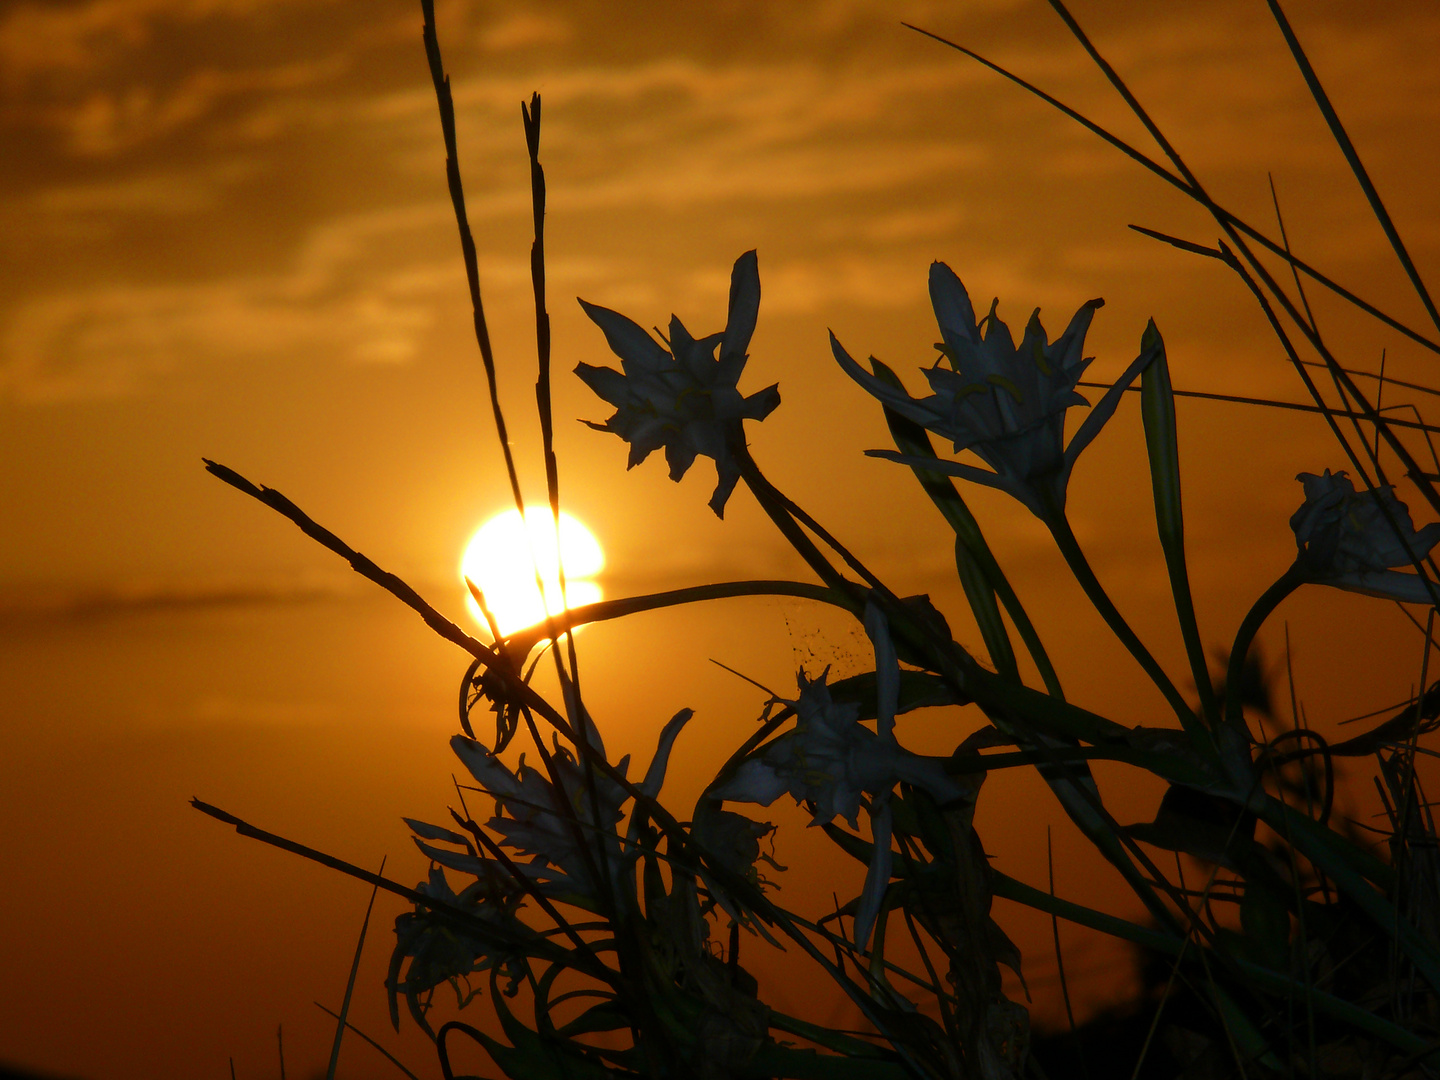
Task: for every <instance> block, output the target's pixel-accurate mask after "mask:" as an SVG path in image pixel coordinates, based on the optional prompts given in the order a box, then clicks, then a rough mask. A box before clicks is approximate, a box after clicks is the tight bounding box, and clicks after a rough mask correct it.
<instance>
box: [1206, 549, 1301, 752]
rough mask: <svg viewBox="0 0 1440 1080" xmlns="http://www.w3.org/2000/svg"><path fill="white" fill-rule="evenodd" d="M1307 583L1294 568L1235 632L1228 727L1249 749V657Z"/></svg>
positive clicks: (1228, 690) (1229, 675) (1227, 695)
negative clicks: (1244, 701) (1244, 692)
mask: <svg viewBox="0 0 1440 1080" xmlns="http://www.w3.org/2000/svg"><path fill="white" fill-rule="evenodd" d="M1303 583H1304V578H1303V577H1302V576H1301V574H1300V571H1299V569H1298V567H1297V566H1293V565H1292V566H1291V567H1290V569H1288V570H1286V571H1285V573H1283V574H1281V575H1280V577H1279V579H1278V580H1277V581H1276V582H1275V584H1273V585H1271V586H1270V587H1269V588H1268V589H1266V590H1265V591H1264V592H1263V593H1262V594H1261V595H1260V599H1259V600H1256V601H1255V606H1254V607H1252V608H1251V609H1250V610H1249V611H1248V612H1246V614H1245V618H1244V619H1243V620H1242V621H1241V623H1240V629H1239V630H1237V631H1236V632H1235V642H1234V644H1233V645H1231V646H1230V660H1229V663H1228V664H1227V666H1226V669H1225V724H1226V726H1227V727H1229V728H1230V729H1231V730H1232V731H1234V732H1235V733H1236V734H1239V735H1243V736H1244V737H1245V741H1246V743H1247V745H1248V743H1249V741H1250V732H1249V730H1248V729H1247V728H1246V727H1245V714H1244V710H1243V708H1242V706H1241V703H1240V685H1241V680H1242V676H1243V675H1244V673H1245V657H1246V656H1247V655H1249V653H1250V646H1251V645H1252V644H1253V643H1254V641H1255V635H1256V634H1257V633H1259V632H1260V627H1261V626H1262V625H1263V624H1264V622H1265V620H1266V619H1268V618H1269V617H1270V615H1271V613H1272V612H1273V611H1274V610H1275V609H1276V608H1277V607H1279V606H1280V602H1281V601H1282V600H1284V599H1285V598H1286V597H1287V596H1289V595H1290V594H1291V593H1292V592H1294V591H1295V590H1296V589H1297V588H1299V587H1300V586H1301V585H1302V584H1303Z"/></svg>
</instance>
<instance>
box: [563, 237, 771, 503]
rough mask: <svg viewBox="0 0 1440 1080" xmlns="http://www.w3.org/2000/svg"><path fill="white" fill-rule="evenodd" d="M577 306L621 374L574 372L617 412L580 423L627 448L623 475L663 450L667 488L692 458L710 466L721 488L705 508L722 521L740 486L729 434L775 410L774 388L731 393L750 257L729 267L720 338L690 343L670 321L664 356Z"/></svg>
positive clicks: (751, 310) (638, 336)
mask: <svg viewBox="0 0 1440 1080" xmlns="http://www.w3.org/2000/svg"><path fill="white" fill-rule="evenodd" d="M580 306H581V307H582V308H584V309H585V314H587V315H589V316H590V318H591V319H593V320H594V321H595V324H596V325H597V326H599V327H600V329H601V330H603V331H604V332H605V340H606V341H607V342H609V344H610V349H611V351H613V352H614V353H615V355H616V356H618V357H620V366H621V367H622V368H623V369H624V374H621V373H620V372H618V371H615V370H614V369H613V368H602V367H593V366H592V365H590V364H580V365H579V366H577V367H576V368H575V374H577V375H579V376H580V378H582V379H584V380H585V385H587V386H588V387H590V389H591V390H594V391H595V393H597V394H599V395H600V396H601V397H602V398H604V399H605V400H606V401H608V402H609V403H610V404H612V405H614V406H615V407H616V412H615V415H614V416H612V417H610V419H609V420H607V421H605V423H603V424H596V423H591V422H590V421H588V420H587V421H585V423H587V424H589V426H590V427H592V428H595V429H596V430H597V431H612V432H614V433H615V434H616V435H619V436H620V437H621V438H622V439H624V440H625V441H626V442H628V443H629V444H630V461H629V466H628V467H629V468H634V467H635V466H636V465H638V464H640V462H642V461H644V460H645V459H646V458H647V457H649V456H650V454H651V453H652V452H653V451H655V450H658V449H660V448H661V447H662V446H663V447H664V448H665V460H666V461H667V462H668V463H669V465H670V479H672V480H677V481H678V480H679V479H680V478H681V477H682V476H684V475H685V472H686V470H687V469H689V468H690V466H691V464H692V463H693V462H694V461H695V456H696V455H697V454H704V455H705V456H706V457H709V458H713V459H714V460H715V472H716V475H717V477H718V480H719V482H718V483H717V484H716V486H715V493H714V494H713V495H711V497H710V508H711V509H712V510H714V511H715V513H716V514H717V515H718V516H722V517H723V516H724V511H725V502H726V500H727V499H729V498H730V493H731V492H732V491H733V490H735V484H736V482H737V481H738V480H739V479H740V469H739V466H738V465H737V464H736V462H735V459H734V456H733V455H732V454H731V452H730V449H729V447H728V445H727V437H728V432H729V431H730V429H731V428H732V427H733V426H735V425H738V424H739V423H740V421H742V420H763V419H765V417H767V416H769V415H770V413H771V412H773V411H774V409H775V407H776V406H777V405H779V404H780V392H779V390H778V389H777V388H776V387H775V386H769V387H766V388H765V389H764V390H761V391H760V392H759V393H756V394H751V395H750V396H749V397H748V398H746V397H741V396H740V391H739V390H738V389H736V384H737V383H738V382H739V381H740V373H741V372H742V371H743V370H744V369H745V361H746V360H747V359H748V357H747V356H746V353H745V350H746V349H747V348H749V346H750V336H751V335H752V334H753V333H754V332H755V320H756V318H757V317H758V315H759V311H760V271H759V269H758V267H757V264H756V260H755V252H753V251H747V252H746V253H745V254H744V255H741V256H740V258H738V259H736V260H735V267H734V269H733V270H732V272H731V275H730V312H729V318H728V320H727V322H726V324H725V330H724V331H723V332H722V333H718V334H710V335H708V336H706V337H703V338H693V337H691V336H690V332H689V331H688V330H686V329H685V326H684V324H683V323H681V322H680V320H679V319H678V318H676V317H675V316H674V315H672V316H671V317H670V340H669V342H667V344H668V346H669V348H668V349H667V348H664V347H662V346H661V345H660V344H659V343H657V342H656V341H655V339H654V338H652V337H651V336H650V335H649V334H647V333H646V332H645V331H644V330H643V329H641V328H640V326H639V325H638V324H636V323H635V322H632V321H631V320H630V319H627V318H626V317H625V316H624V315H621V314H620V313H619V312H616V311H611V310H610V309H609V308H603V307H599V306H597V305H595V304H589V303H586V302H585V301H584V300H581V301H580ZM717 345H718V346H719V348H720V356H719V358H718V359H717V358H716V356H715V348H716V346H717Z"/></svg>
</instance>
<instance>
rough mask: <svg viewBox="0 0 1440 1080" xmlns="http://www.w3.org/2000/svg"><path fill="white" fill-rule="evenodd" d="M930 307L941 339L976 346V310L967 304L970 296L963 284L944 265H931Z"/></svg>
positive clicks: (952, 271)
mask: <svg viewBox="0 0 1440 1080" xmlns="http://www.w3.org/2000/svg"><path fill="white" fill-rule="evenodd" d="M930 305H931V307H933V308H934V309H935V321H936V322H937V323H939V324H940V336H941V337H944V338H946V339H947V340H946V342H945V344H946V345H950V344H951V342H950V341H949V340H948V339H949V338H950V337H952V336H953V337H956V338H959V339H961V340H963V341H966V342H969V343H970V344H972V345H974V344H978V343H979V341H978V338H977V336H976V331H975V308H974V307H973V306H972V305H971V303H970V294H969V293H967V292H966V291H965V286H964V284H963V283H962V282H961V281H960V278H959V277H958V276H957V275H956V273H955V271H954V270H951V269H950V267H949V266H947V265H946V264H945V263H943V262H932V263H931V264H930Z"/></svg>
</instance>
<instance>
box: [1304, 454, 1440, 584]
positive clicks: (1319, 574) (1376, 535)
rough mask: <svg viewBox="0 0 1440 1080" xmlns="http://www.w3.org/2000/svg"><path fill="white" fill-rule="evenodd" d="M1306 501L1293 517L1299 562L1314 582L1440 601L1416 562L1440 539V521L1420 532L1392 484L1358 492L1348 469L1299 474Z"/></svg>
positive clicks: (1308, 577)
mask: <svg viewBox="0 0 1440 1080" xmlns="http://www.w3.org/2000/svg"><path fill="white" fill-rule="evenodd" d="M1296 479H1297V480H1299V481H1300V483H1301V484H1303V485H1304V487H1305V502H1304V505H1302V506H1301V507H1300V509H1299V510H1296V511H1295V513H1294V514H1293V515H1292V516H1291V518H1290V528H1292V529H1293V530H1295V543H1296V545H1297V546H1298V547H1299V549H1300V551H1299V554H1298V555H1297V556H1296V559H1295V562H1296V565H1297V566H1298V567H1299V568H1300V569H1301V570H1302V571H1303V572H1304V574H1305V576H1306V578H1307V579H1308V580H1310V581H1314V582H1317V583H1319V584H1322V585H1333V586H1335V587H1336V588H1337V589H1349V590H1350V591H1352V592H1360V593H1367V594H1369V595H1371V596H1380V597H1385V598H1388V599H1391V600H1403V601H1407V602H1410V603H1416V604H1431V603H1434V599H1433V594H1432V592H1431V588H1430V586H1429V585H1428V584H1427V583H1426V581H1425V579H1424V578H1422V577H1420V576H1419V575H1418V574H1406V573H1402V572H1400V571H1398V570H1396V569H1394V567H1399V566H1412V565H1414V563H1415V562H1416V561H1417V560H1419V559H1423V558H1424V557H1425V556H1426V555H1427V554H1429V552H1430V549H1431V548H1433V547H1434V546H1435V545H1436V544H1437V543H1440V523H1432V524H1429V525H1426V526H1425V527H1424V528H1423V529H1420V530H1419V531H1418V532H1417V531H1416V529H1415V526H1414V523H1413V522H1411V520H1410V511H1409V510H1408V509H1407V508H1406V506H1405V504H1404V503H1402V502H1401V501H1400V500H1399V499H1397V498H1396V497H1395V491H1394V489H1393V488H1391V487H1390V486H1389V485H1388V484H1386V485H1384V486H1382V487H1378V488H1372V489H1371V490H1369V491H1356V490H1355V485H1354V484H1353V483H1351V481H1350V478H1349V477H1348V476H1346V475H1345V473H1344V472H1338V473H1332V472H1331V471H1330V470H1329V469H1326V470H1325V472H1324V473H1323V474H1322V475H1320V476H1316V475H1315V474H1314V473H1301V474H1300V475H1299V476H1297V477H1296Z"/></svg>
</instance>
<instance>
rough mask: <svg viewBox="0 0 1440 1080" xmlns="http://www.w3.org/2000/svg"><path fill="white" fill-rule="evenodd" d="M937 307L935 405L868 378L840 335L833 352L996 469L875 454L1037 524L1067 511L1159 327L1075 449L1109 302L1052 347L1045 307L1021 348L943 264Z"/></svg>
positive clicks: (870, 385) (934, 294)
mask: <svg viewBox="0 0 1440 1080" xmlns="http://www.w3.org/2000/svg"><path fill="white" fill-rule="evenodd" d="M930 302H931V304H932V306H933V307H934V309H935V318H936V321H937V322H938V323H939V324H940V337H941V338H942V340H941V341H940V342H938V343H937V344H936V346H935V347H936V348H937V349H939V350H940V353H941V359H940V360H938V361H937V362H936V363H935V366H934V367H930V368H922V369H921V370H922V372H923V374H924V375H925V378H926V380H927V381H928V382H929V384H930V389H931V390H932V391H933V393H932V394H931V395H930V396H929V397H927V398H919V399H916V398H912V397H910V395H909V394H907V393H905V391H903V390H901V389H899V388H897V387H894V386H892V385H890V384H889V383H887V382H885V381H884V380H882V379H880V378H878V377H877V376H875V375H873V374H872V373H870V372H868V371H866V370H865V369H864V368H862V367H861V366H860V365H859V364H857V363H856V362H855V361H854V360H853V359H851V357H850V355H849V354H848V353H847V352H846V351H845V350H844V348H843V347H841V345H840V342H839V341H838V340H837V339H836V337H835V335H834V334H833V333H832V334H831V335H830V347H831V350H832V351H833V352H834V354H835V359H836V360H837V361H839V363H840V366H841V367H842V368H843V369H844V370H845V372H846V374H848V375H849V376H850V377H851V378H852V379H854V380H855V381H856V382H858V383H859V384H860V385H861V386H863V387H864V388H865V389H866V390H868V391H869V392H870V393H871V394H872V395H874V396H875V397H876V398H878V399H879V400H880V401H881V403H882V404H884V405H885V406H886V407H887V408H889V409H893V410H894V411H895V412H897V413H899V414H900V415H901V416H903V417H905V418H906V419H907V420H910V421H912V422H914V423H916V424H919V425H920V426H921V427H924V428H927V429H928V430H930V431H933V432H934V433H935V434H937V435H940V436H943V437H944V438H947V439H949V440H950V441H951V442H952V443H953V444H954V449H955V452H956V453H959V452H960V451H962V450H971V451H973V452H974V453H975V454H976V455H977V456H978V457H979V458H980V459H981V460H982V461H984V462H985V464H987V465H989V466H990V469H991V470H993V471H987V470H985V469H978V468H975V467H974V466H972V465H965V464H961V463H959V462H950V461H936V460H934V459H931V458H915V457H910V456H907V455H904V454H898V453H895V452H894V451H890V450H871V451H869V453H870V454H871V455H872V456H874V457H883V458H888V459H889V460H892V461H899V462H902V463H904V464H907V465H920V466H924V467H926V468H930V469H936V470H939V471H942V472H948V473H950V474H952V475H955V476H960V477H963V478H965V479H967V480H973V481H974V482H976V483H979V484H986V485H988V486H990V487H996V488H1000V489H1001V490H1002V491H1006V492H1009V493H1010V494H1011V495H1013V496H1015V498H1017V499H1019V500H1020V501H1021V502H1023V503H1024V504H1025V505H1026V506H1027V507H1029V508H1030V510H1031V511H1033V512H1034V513H1035V515H1036V516H1037V517H1040V518H1041V519H1048V518H1049V517H1050V516H1051V515H1052V514H1053V513H1057V512H1059V511H1060V510H1061V509H1063V508H1064V505H1065V489H1066V485H1067V484H1068V483H1069V479H1070V470H1071V468H1072V467H1073V466H1074V464H1075V459H1076V458H1077V457H1079V455H1080V451H1082V450H1084V449H1085V447H1086V446H1088V445H1089V444H1090V442H1091V440H1092V439H1094V438H1095V436H1096V435H1097V434H1099V432H1100V429H1101V428H1102V427H1104V425H1105V423H1106V421H1107V420H1109V419H1110V417H1111V415H1112V414H1113V413H1114V412H1115V408H1116V406H1117V405H1118V404H1119V402H1120V396H1121V394H1123V393H1124V390H1125V388H1126V387H1127V386H1129V384H1130V383H1131V382H1132V381H1134V379H1135V377H1136V376H1137V375H1139V374H1140V372H1141V371H1142V370H1144V368H1145V367H1146V366H1147V365H1148V364H1149V363H1150V361H1151V360H1152V359H1153V358H1154V357H1155V356H1156V355H1158V353H1159V349H1160V335H1159V333H1158V331H1156V332H1154V333H1153V334H1152V332H1151V331H1153V328H1154V324H1153V323H1152V324H1151V326H1150V327H1149V328H1148V329H1147V332H1146V339H1145V341H1144V342H1143V343H1142V351H1141V354H1140V356H1139V357H1138V358H1137V359H1136V360H1135V362H1134V363H1133V364H1131V365H1130V368H1129V369H1128V370H1127V371H1126V372H1125V374H1124V375H1123V376H1122V377H1121V379H1120V381H1119V382H1117V383H1116V384H1115V385H1114V386H1113V387H1111V388H1110V390H1109V391H1107V392H1106V394H1105V395H1104V397H1103V398H1101V400H1100V403H1099V404H1098V405H1096V406H1095V408H1094V409H1093V410H1091V412H1090V415H1089V416H1087V417H1086V418H1085V422H1084V424H1082V425H1081V427H1080V430H1079V431H1077V432H1076V433H1075V437H1074V438H1073V439H1071V440H1070V445H1069V446H1068V447H1067V446H1065V410H1066V409H1068V408H1069V407H1070V406H1072V405H1087V404H1088V402H1087V401H1086V400H1085V398H1083V397H1082V396H1081V395H1080V394H1079V393H1077V392H1076V390H1075V384H1076V383H1077V382H1079V380H1080V376H1081V375H1082V374H1083V373H1084V371H1085V368H1086V367H1087V366H1088V365H1089V364H1090V360H1089V359H1087V358H1085V357H1084V356H1082V353H1083V351H1084V348H1085V333H1086V331H1087V330H1088V329H1089V327H1090V320H1091V318H1092V317H1093V316H1094V314H1095V311H1096V309H1097V308H1099V307H1100V306H1101V305H1103V304H1104V301H1103V300H1090V301H1087V302H1086V303H1085V304H1083V305H1081V307H1080V310H1078V311H1077V312H1076V313H1075V315H1074V317H1073V318H1071V320H1070V325H1069V326H1068V327H1066V329H1065V332H1064V333H1063V334H1061V335H1060V337H1059V338H1057V339H1056V340H1055V341H1054V342H1047V341H1046V335H1045V329H1044V327H1042V326H1041V325H1040V309H1039V308H1036V309H1035V311H1034V313H1032V314H1031V316H1030V321H1029V322H1028V323H1027V324H1026V327H1025V336H1024V339H1023V340H1022V341H1021V342H1020V347H1019V348H1018V349H1017V348H1016V347H1015V342H1014V340H1013V339H1012V338H1011V336H1010V330H1009V328H1008V327H1007V326H1006V325H1005V324H1004V323H1003V322H1001V321H1000V319H999V317H997V316H996V314H995V310H996V308H997V307H998V305H999V301H998V300H996V301H993V302H992V303H991V305H990V313H989V314H988V315H986V316H985V318H983V319H981V320H980V321H979V322H976V319H975V310H974V308H973V307H972V306H971V304H970V297H969V294H967V293H966V291H965V286H964V285H963V284H961V282H960V279H959V278H958V277H956V276H955V272H954V271H953V270H951V269H950V267H948V266H946V265H945V264H944V263H942V262H935V263H931V264H930Z"/></svg>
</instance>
